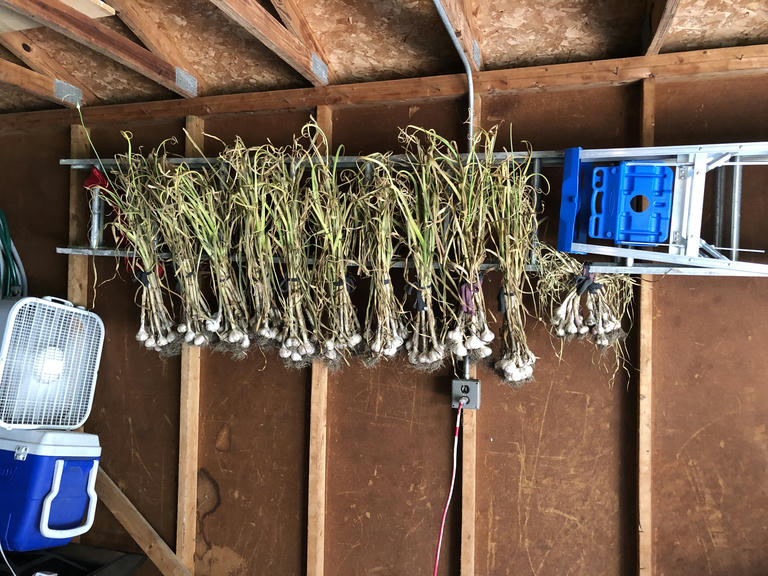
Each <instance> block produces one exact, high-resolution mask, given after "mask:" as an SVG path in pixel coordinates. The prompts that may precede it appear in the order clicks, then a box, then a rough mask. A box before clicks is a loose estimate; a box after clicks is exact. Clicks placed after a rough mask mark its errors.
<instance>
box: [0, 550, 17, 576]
mask: <svg viewBox="0 0 768 576" xmlns="http://www.w3.org/2000/svg"><path fill="white" fill-rule="evenodd" d="M0 556H2V557H3V560H5V565H6V566H8V570H10V571H11V576H16V572H14V571H13V566H11V563H10V562H8V558H6V557H5V552H3V545H2V544H0Z"/></svg>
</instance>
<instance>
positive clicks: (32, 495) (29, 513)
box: [0, 430, 101, 551]
mask: <svg viewBox="0 0 768 576" xmlns="http://www.w3.org/2000/svg"><path fill="white" fill-rule="evenodd" d="M100 457H101V447H100V446H99V437H98V436H95V435H93V434H83V433H81V432H64V431H52V430H0V545H2V548H3V550H11V551H26V550H39V549H42V548H51V547H53V546H63V545H64V544H67V543H68V542H69V541H70V540H71V539H72V538H74V537H75V536H79V535H81V534H84V533H85V532H87V531H88V530H89V529H90V528H91V526H92V525H93V518H94V516H95V514H96V488H95V486H96V474H97V473H98V469H99V458H100Z"/></svg>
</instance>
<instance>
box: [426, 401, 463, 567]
mask: <svg viewBox="0 0 768 576" xmlns="http://www.w3.org/2000/svg"><path fill="white" fill-rule="evenodd" d="M466 403H467V399H466V398H462V399H461V400H459V409H458V411H457V412H456V431H455V433H454V436H453V471H452V472H451V489H450V490H449V491H448V499H447V500H446V501H445V508H443V519H442V520H441V522H440V536H439V538H438V539H437V552H436V553H435V569H434V572H433V573H432V574H433V576H437V567H438V566H439V565H440V548H441V547H442V545H443V530H445V517H446V516H447V515H448V507H449V506H450V505H451V498H452V497H453V485H454V484H455V483H456V455H457V454H458V452H459V426H461V411H462V410H463V409H464V404H466Z"/></svg>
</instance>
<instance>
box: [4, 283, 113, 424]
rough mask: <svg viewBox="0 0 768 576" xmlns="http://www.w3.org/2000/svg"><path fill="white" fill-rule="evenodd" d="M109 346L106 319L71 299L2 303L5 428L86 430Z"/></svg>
mask: <svg viewBox="0 0 768 576" xmlns="http://www.w3.org/2000/svg"><path fill="white" fill-rule="evenodd" d="M103 342H104V324H103V323H102V321H101V319H100V318H99V317H98V316H97V315H96V314H94V313H92V312H88V311H86V310H84V309H81V308H76V307H75V306H73V305H72V304H71V303H70V302H67V301H66V300H60V299H57V298H51V297H46V298H31V297H26V298H21V299H19V300H2V301H0V427H2V428H6V429H11V428H13V429H19V428H46V429H58V430H73V429H75V428H78V427H80V426H82V425H83V423H84V422H85V420H86V419H87V418H88V414H89V413H90V411H91V405H92V403H93V393H94V389H95V385H96V375H97V372H98V366H99V360H100V358H101V349H102V345H103Z"/></svg>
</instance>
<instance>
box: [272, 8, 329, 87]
mask: <svg viewBox="0 0 768 576" xmlns="http://www.w3.org/2000/svg"><path fill="white" fill-rule="evenodd" d="M272 5H273V6H274V7H275V10H277V13H278V14H279V15H280V20H282V21H283V24H284V25H285V27H286V28H287V29H288V30H290V31H291V32H292V33H293V35H294V36H296V38H298V39H299V40H301V41H302V42H303V43H304V45H305V46H306V47H307V48H309V49H310V50H312V52H314V53H315V54H317V55H318V56H319V57H320V59H321V60H322V61H323V62H328V58H327V56H326V54H325V50H323V47H322V46H321V45H320V43H319V42H318V41H317V36H316V35H315V34H314V32H312V28H310V26H309V22H308V21H307V17H306V16H305V14H304V11H303V10H302V9H301V7H300V6H299V4H298V2H296V0H272ZM328 78H329V80H328V83H329V84H330V83H333V74H332V71H331V70H329V71H328Z"/></svg>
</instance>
